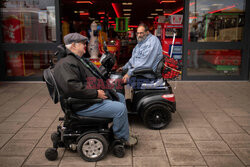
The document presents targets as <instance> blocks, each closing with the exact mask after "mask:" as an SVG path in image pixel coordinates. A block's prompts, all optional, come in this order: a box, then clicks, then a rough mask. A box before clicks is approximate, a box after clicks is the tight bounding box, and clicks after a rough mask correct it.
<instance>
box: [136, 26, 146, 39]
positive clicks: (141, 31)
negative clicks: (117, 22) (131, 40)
mask: <svg viewBox="0 0 250 167" xmlns="http://www.w3.org/2000/svg"><path fill="white" fill-rule="evenodd" d="M147 35H148V33H147V32H145V28H144V27H143V26H140V27H138V28H137V33H136V38H137V42H138V43H139V42H142V41H144V40H145V39H146V38H147Z"/></svg>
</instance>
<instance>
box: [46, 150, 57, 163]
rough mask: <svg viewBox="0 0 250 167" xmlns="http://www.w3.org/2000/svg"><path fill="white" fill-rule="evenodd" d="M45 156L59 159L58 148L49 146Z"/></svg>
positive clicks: (49, 158)
mask: <svg viewBox="0 0 250 167" xmlns="http://www.w3.org/2000/svg"><path fill="white" fill-rule="evenodd" d="M45 157H46V158H47V159H48V160H50V161H54V160H56V159H57V157H58V152H57V149H56V148H48V149H47V150H46V151H45Z"/></svg>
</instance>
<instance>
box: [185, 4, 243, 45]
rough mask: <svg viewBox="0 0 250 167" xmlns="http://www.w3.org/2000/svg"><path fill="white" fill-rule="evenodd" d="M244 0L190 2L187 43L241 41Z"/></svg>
mask: <svg viewBox="0 0 250 167" xmlns="http://www.w3.org/2000/svg"><path fill="white" fill-rule="evenodd" d="M245 3H246V2H245V0H230V1H228V0H213V1H207V0H191V1H190V5H189V8H190V12H189V41H191V42H234V41H241V40H242V37H243V27H244V25H245Z"/></svg>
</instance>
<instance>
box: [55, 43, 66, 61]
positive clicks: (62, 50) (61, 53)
mask: <svg viewBox="0 0 250 167" xmlns="http://www.w3.org/2000/svg"><path fill="white" fill-rule="evenodd" d="M55 56H56V57H57V58H59V59H60V58H63V57H66V56H67V52H66V47H65V45H64V44H60V45H58V46H57V50H56V52H55Z"/></svg>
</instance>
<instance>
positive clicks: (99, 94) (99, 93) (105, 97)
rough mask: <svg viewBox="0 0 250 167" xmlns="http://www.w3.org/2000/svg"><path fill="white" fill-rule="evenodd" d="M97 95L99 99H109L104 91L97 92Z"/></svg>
mask: <svg viewBox="0 0 250 167" xmlns="http://www.w3.org/2000/svg"><path fill="white" fill-rule="evenodd" d="M97 93H98V95H97V98H99V99H107V98H108V97H107V96H106V95H105V92H104V91H103V90H100V89H99V90H97Z"/></svg>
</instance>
